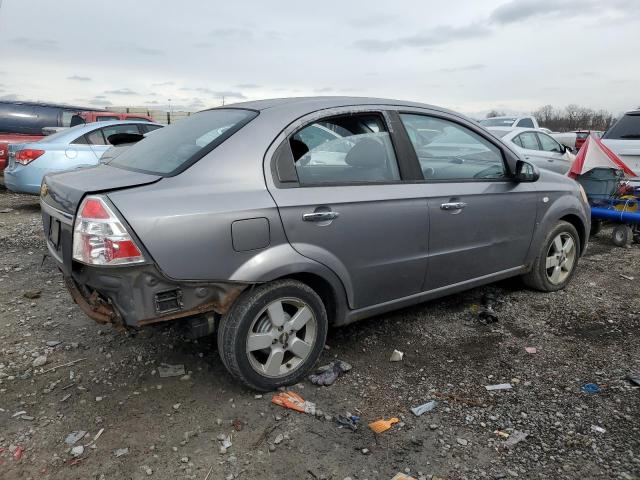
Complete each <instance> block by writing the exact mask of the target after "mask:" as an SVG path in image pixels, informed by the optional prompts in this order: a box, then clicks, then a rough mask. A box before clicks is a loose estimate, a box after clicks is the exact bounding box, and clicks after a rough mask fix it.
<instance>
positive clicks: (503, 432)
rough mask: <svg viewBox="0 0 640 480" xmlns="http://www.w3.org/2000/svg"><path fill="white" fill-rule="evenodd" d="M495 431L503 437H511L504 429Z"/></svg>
mask: <svg viewBox="0 0 640 480" xmlns="http://www.w3.org/2000/svg"><path fill="white" fill-rule="evenodd" d="M493 433H495V434H496V435H498V436H499V437H502V438H509V434H508V433H507V432H505V431H503V430H494V431H493Z"/></svg>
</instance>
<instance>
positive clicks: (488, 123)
mask: <svg viewBox="0 0 640 480" xmlns="http://www.w3.org/2000/svg"><path fill="white" fill-rule="evenodd" d="M515 121H516V117H495V118H485V119H484V120H480V125H482V126H483V127H510V126H512V125H513V122H515Z"/></svg>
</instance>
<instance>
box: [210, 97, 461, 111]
mask: <svg viewBox="0 0 640 480" xmlns="http://www.w3.org/2000/svg"><path fill="white" fill-rule="evenodd" d="M349 105H394V106H406V107H419V108H430V109H434V110H441V111H447V112H450V111H449V110H446V109H444V108H441V107H436V106H434V105H429V104H425V103H420V102H410V101H404V100H395V99H389V98H376V97H349V96H318V97H289V98H271V99H266V100H252V101H248V102H238V103H233V104H228V105H225V106H223V107H216V108H248V109H252V110H259V111H262V110H266V109H274V108H284V109H286V108H291V109H295V110H298V109H300V108H301V107H305V106H307V107H308V108H309V111H314V110H322V109H324V108H335V107H344V106H349ZM210 110H213V109H210ZM450 113H455V112H450ZM458 115H459V114H458Z"/></svg>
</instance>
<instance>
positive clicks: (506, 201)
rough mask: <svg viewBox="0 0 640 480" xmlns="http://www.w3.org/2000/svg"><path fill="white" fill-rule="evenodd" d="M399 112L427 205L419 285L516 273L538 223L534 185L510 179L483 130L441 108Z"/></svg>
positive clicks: (498, 152)
mask: <svg viewBox="0 0 640 480" xmlns="http://www.w3.org/2000/svg"><path fill="white" fill-rule="evenodd" d="M400 117H401V119H402V124H403V125H404V127H405V128H406V130H407V132H408V134H409V138H410V139H411V142H412V144H413V146H414V148H415V151H416V155H417V157H418V162H419V163H420V168H421V170H422V172H423V176H424V180H423V181H422V182H421V187H422V195H423V196H424V198H425V199H426V200H427V203H428V209H429V260H428V265H427V272H426V275H425V279H424V284H423V290H425V291H429V290H434V289H439V288H446V287H451V286H455V285H459V284H464V283H465V282H470V281H473V280H475V279H481V278H487V277H490V276H498V275H500V274H504V275H507V274H510V273H513V272H514V271H517V270H521V269H522V266H523V265H524V263H525V258H526V255H527V252H528V250H529V245H530V243H531V237H532V233H533V229H534V226H535V218H536V197H537V194H536V191H535V185H534V184H533V183H517V182H515V181H513V180H511V179H510V178H509V177H508V170H507V165H506V162H505V158H504V153H503V151H502V150H501V147H499V146H498V144H496V143H495V142H496V140H495V139H494V138H493V137H491V136H490V135H488V134H486V133H485V132H483V131H482V130H481V129H479V128H476V127H474V126H472V125H471V124H469V123H465V122H462V121H461V120H460V119H458V118H457V117H453V116H447V115H445V114H442V113H439V112H437V113H436V112H434V113H433V114H426V113H423V112H417V111H405V112H401V113H400ZM502 148H504V147H502Z"/></svg>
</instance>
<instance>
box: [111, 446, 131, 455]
mask: <svg viewBox="0 0 640 480" xmlns="http://www.w3.org/2000/svg"><path fill="white" fill-rule="evenodd" d="M113 455H114V456H115V457H116V458H118V457H122V456H123V455H129V447H125V448H118V449H116V450H114V451H113Z"/></svg>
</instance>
